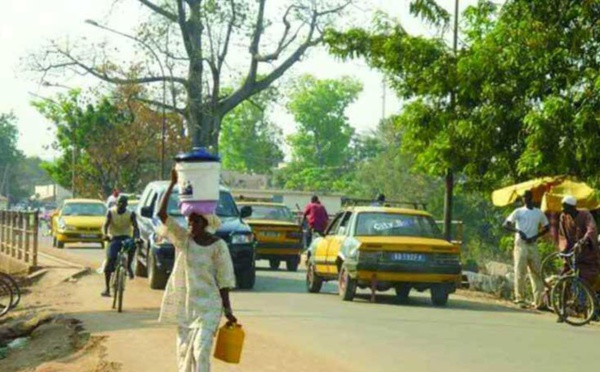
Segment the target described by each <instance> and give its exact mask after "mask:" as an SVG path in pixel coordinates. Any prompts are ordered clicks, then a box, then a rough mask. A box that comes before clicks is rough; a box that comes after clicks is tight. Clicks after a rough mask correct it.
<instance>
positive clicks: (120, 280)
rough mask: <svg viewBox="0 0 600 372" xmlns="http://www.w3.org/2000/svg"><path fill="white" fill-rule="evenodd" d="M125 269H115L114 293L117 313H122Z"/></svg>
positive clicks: (121, 267)
mask: <svg viewBox="0 0 600 372" xmlns="http://www.w3.org/2000/svg"><path fill="white" fill-rule="evenodd" d="M125 275H127V274H126V273H125V267H123V266H119V268H118V269H117V292H115V298H116V299H117V311H118V312H122V311H123V292H124V291H125Z"/></svg>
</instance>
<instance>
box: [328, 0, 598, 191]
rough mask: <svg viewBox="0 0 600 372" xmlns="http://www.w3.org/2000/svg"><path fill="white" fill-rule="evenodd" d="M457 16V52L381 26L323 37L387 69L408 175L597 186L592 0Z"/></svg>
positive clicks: (524, 4) (484, 183) (482, 6)
mask: <svg viewBox="0 0 600 372" xmlns="http://www.w3.org/2000/svg"><path fill="white" fill-rule="evenodd" d="M463 19H464V22H463V30H462V31H463V32H462V34H463V35H464V39H463V46H462V47H461V48H460V50H459V51H458V53H457V54H456V55H454V53H452V51H451V49H450V48H449V47H448V45H447V44H446V42H445V40H444V39H443V38H442V37H441V36H440V37H434V38H428V37H415V36H411V35H409V34H408V33H407V32H406V31H405V30H404V29H403V28H402V27H401V25H398V24H391V23H389V22H388V23H385V22H378V23H377V24H376V27H374V28H373V30H365V29H358V28H356V29H351V30H347V31H344V32H339V31H331V32H329V33H328V37H327V42H328V44H329V45H330V50H331V52H332V53H334V54H336V55H338V56H342V57H345V58H355V57H363V58H365V60H366V61H367V62H368V63H369V64H370V65H371V66H373V67H375V68H377V69H379V70H381V71H383V72H384V73H386V75H387V77H388V79H389V80H390V82H391V84H392V86H393V87H394V88H395V90H396V91H397V92H398V94H399V95H400V96H401V97H402V98H404V99H405V100H406V101H407V104H406V105H405V106H404V108H403V111H402V113H401V115H399V116H398V119H397V122H398V126H399V128H401V129H402V131H403V135H404V139H405V143H406V146H404V151H407V152H410V153H412V154H414V155H415V166H416V168H418V169H421V170H424V171H426V172H427V173H429V174H432V175H441V174H442V173H443V171H444V170H445V169H447V168H451V169H454V170H455V171H457V172H460V173H462V174H463V175H464V176H466V178H465V181H466V186H468V187H475V188H478V189H481V190H489V189H491V188H493V187H495V186H497V185H500V184H503V183H507V182H516V181H521V180H523V179H528V178H531V177H535V176H539V175H547V174H571V175H575V176H578V177H581V178H587V180H588V181H591V182H592V183H595V184H599V183H600V172H598V170H597V169H596V168H597V167H595V164H596V163H597V162H598V161H599V160H600V151H599V150H598V146H597V145H596V143H595V142H596V141H595V140H594V139H595V138H596V137H597V135H598V134H600V133H599V132H598V131H599V130H600V129H598V128H600V126H599V125H598V122H597V116H598V115H597V113H598V109H600V106H599V105H598V103H599V102H600V101H598V98H599V96H598V93H597V89H596V87H597V86H598V85H597V84H598V82H600V75H599V72H598V71H599V67H600V57H599V56H600V53H598V50H599V48H600V46H599V45H598V43H597V42H596V39H595V37H593V36H592V35H597V34H598V33H599V32H600V23H598V22H597V20H598V19H600V8H599V7H598V6H597V4H596V3H595V2H570V1H557V2H546V1H542V0H539V1H538V0H536V1H525V0H516V1H510V2H507V3H506V4H505V5H504V6H503V7H501V8H500V7H499V6H497V5H494V3H492V2H490V1H480V2H479V3H478V4H477V5H476V6H473V7H470V8H468V9H467V10H466V11H465V12H464V14H463ZM382 24H383V26H382ZM450 97H454V100H451V99H450Z"/></svg>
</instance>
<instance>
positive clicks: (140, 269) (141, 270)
mask: <svg viewBox="0 0 600 372" xmlns="http://www.w3.org/2000/svg"><path fill="white" fill-rule="evenodd" d="M140 249H144V247H143V246H142V247H139V248H138V250H137V251H136V252H135V255H134V257H133V265H134V272H135V276H139V277H141V278H146V277H148V268H147V267H146V266H144V265H142V263H141V262H140V257H139V255H140ZM147 252H148V251H146V262H148V261H147V260H148V253H147Z"/></svg>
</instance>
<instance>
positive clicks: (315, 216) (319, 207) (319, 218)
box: [304, 195, 329, 245]
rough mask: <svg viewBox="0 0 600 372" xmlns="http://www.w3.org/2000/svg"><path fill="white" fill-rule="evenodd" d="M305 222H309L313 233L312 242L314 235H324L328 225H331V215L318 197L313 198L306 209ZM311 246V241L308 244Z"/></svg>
mask: <svg viewBox="0 0 600 372" xmlns="http://www.w3.org/2000/svg"><path fill="white" fill-rule="evenodd" d="M304 220H305V221H307V222H308V227H309V229H310V232H311V234H310V235H311V237H310V240H312V235H313V234H314V233H315V232H316V233H318V234H319V235H321V236H322V235H324V233H325V229H326V228H327V224H328V223H329V215H328V214H327V210H326V209H325V207H324V206H323V204H321V202H320V201H319V197H318V196H316V195H315V196H313V197H312V198H311V200H310V203H308V204H307V205H306V207H305V208H304ZM307 244H308V245H310V241H309V242H308V243H307Z"/></svg>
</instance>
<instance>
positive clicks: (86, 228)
mask: <svg viewBox="0 0 600 372" xmlns="http://www.w3.org/2000/svg"><path fill="white" fill-rule="evenodd" d="M106 212H107V208H106V205H105V204H104V203H103V202H102V201H100V200H95V199H67V200H65V201H64V202H63V205H62V207H61V208H60V210H59V211H58V213H55V214H54V215H53V216H52V237H53V246H54V247H58V248H64V246H65V243H100V244H101V245H102V244H103V234H102V225H104V221H105V220H106Z"/></svg>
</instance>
